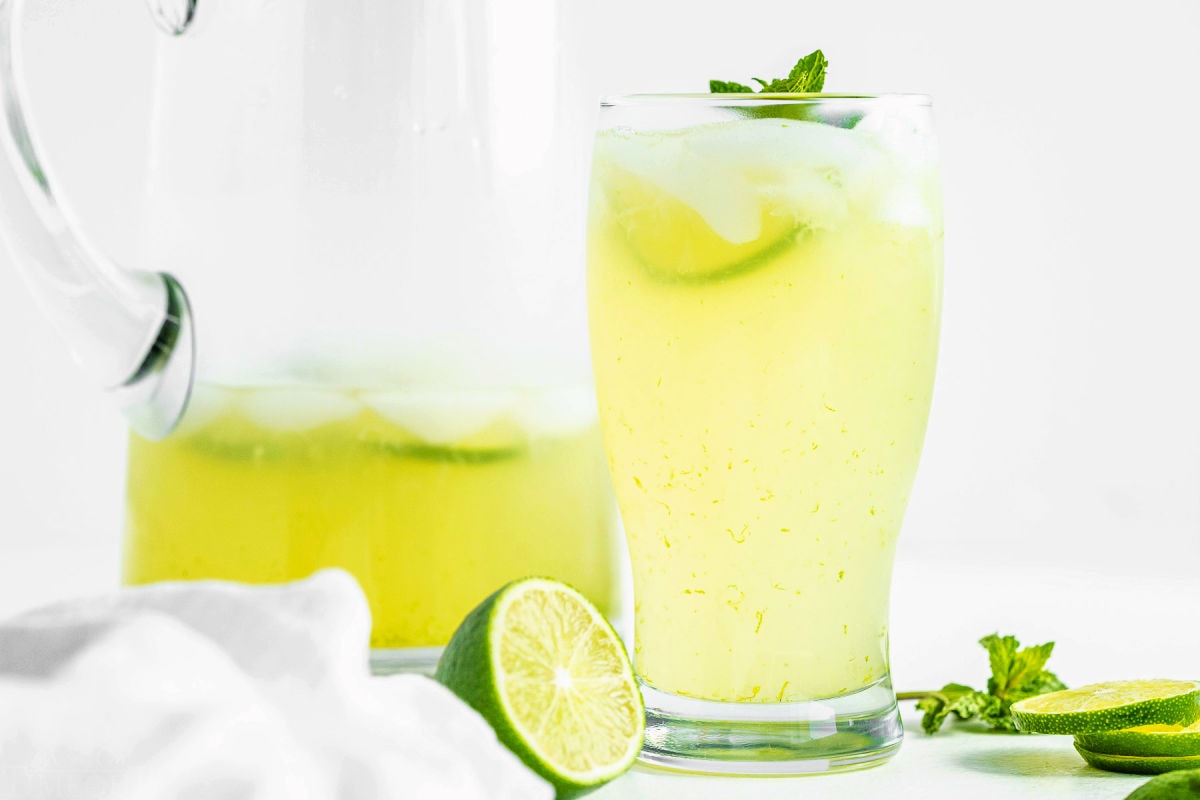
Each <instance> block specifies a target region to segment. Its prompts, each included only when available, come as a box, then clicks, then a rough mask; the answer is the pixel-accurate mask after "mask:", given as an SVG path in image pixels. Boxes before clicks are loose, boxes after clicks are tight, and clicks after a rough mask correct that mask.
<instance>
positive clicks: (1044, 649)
mask: <svg viewBox="0 0 1200 800" xmlns="http://www.w3.org/2000/svg"><path fill="white" fill-rule="evenodd" d="M1052 652H1054V642H1046V643H1045V644H1039V645H1034V646H1032V647H1026V648H1025V649H1024V650H1021V651H1019V652H1018V653H1017V655H1016V657H1015V658H1013V663H1012V668H1011V669H1010V670H1009V673H1008V685H1007V687H1006V689H1007V692H1020V691H1025V690H1026V687H1028V686H1032V685H1034V684H1036V683H1037V682H1038V681H1039V680H1040V679H1041V676H1042V672H1043V671H1044V670H1045V667H1046V662H1047V661H1049V660H1050V654H1051V653H1052Z"/></svg>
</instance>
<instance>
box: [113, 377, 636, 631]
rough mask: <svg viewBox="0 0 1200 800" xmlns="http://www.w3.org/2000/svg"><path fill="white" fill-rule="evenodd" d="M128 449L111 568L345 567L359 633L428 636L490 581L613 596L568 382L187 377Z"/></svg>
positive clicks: (263, 577) (145, 571) (593, 442)
mask: <svg viewBox="0 0 1200 800" xmlns="http://www.w3.org/2000/svg"><path fill="white" fill-rule="evenodd" d="M193 402H194V405H195V408H194V409H193V410H192V411H190V412H189V415H188V417H187V418H186V420H185V423H184V427H183V428H182V429H181V430H180V431H178V432H177V433H175V434H173V435H172V436H171V437H169V438H168V439H166V440H164V441H161V442H149V441H147V440H145V439H142V438H140V437H138V436H137V435H134V436H133V438H132V441H131V444H130V453H129V481H128V486H129V489H128V491H129V497H128V516H127V524H126V545H125V580H126V581H127V582H129V583H146V582H150V581H160V580H175V579H194V578H227V579H233V580H241V581H249V582H276V581H286V580H291V579H295V578H299V577H303V576H306V575H308V574H310V573H311V572H313V571H314V570H316V569H319V568H321V567H324V566H341V567H345V568H346V569H347V570H349V571H350V572H351V573H353V574H354V575H355V577H357V578H358V580H359V582H360V583H361V584H362V587H363V589H364V591H365V592H366V594H367V597H368V599H369V601H370V604H371V612H372V615H373V619H374V631H373V635H372V645H373V646H374V647H376V648H413V647H418V648H423V647H433V646H439V645H444V644H445V643H446V642H447V641H448V640H449V638H450V635H451V634H452V633H453V632H454V630H455V628H456V627H457V626H458V624H459V623H460V622H461V621H462V619H463V617H465V616H466V614H467V613H468V612H469V611H470V610H471V609H472V608H473V607H474V606H475V605H476V604H478V603H479V602H480V601H481V600H483V599H484V598H485V597H486V596H487V595H489V594H490V593H491V592H493V591H494V590H495V589H496V588H498V587H499V586H501V585H503V584H504V583H506V582H508V581H510V580H514V579H516V578H519V577H523V576H526V575H531V574H536V575H549V576H553V577H556V578H560V579H562V580H565V581H568V582H570V583H572V584H574V585H575V586H577V587H578V588H579V589H580V590H581V591H583V592H584V593H585V594H587V596H588V597H589V598H591V599H592V600H593V601H595V602H596V603H597V604H598V605H599V606H600V608H602V609H603V610H605V611H606V612H611V611H612V608H613V605H614V594H613V593H614V568H613V549H612V546H611V531H612V529H613V521H614V520H613V516H614V509H613V507H612V506H613V503H612V495H611V490H610V488H609V485H608V476H607V475H606V474H605V470H604V462H603V456H602V451H601V446H600V441H599V431H598V428H597V423H596V419H595V409H594V404H593V403H592V402H591V399H590V396H589V395H588V393H586V392H584V393H583V394H582V396H580V393H579V392H576V391H573V390H553V391H537V392H533V391H525V392H519V391H512V392H507V391H491V392H482V393H479V392H476V393H457V394H456V393H453V392H451V393H424V394H422V393H397V392H369V391H351V390H313V389H286V388H240V389H227V388H221V387H216V386H201V387H199V390H198V392H197V396H196V397H195V398H194V401H193Z"/></svg>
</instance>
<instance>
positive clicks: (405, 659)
mask: <svg viewBox="0 0 1200 800" xmlns="http://www.w3.org/2000/svg"><path fill="white" fill-rule="evenodd" d="M443 649H445V648H442V647H396V648H391V649H383V648H372V649H371V674H372V675H403V674H412V675H426V676H428V677H433V672H434V670H436V669H437V663H438V659H439V658H441V657H442V650H443Z"/></svg>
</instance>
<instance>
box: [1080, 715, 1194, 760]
mask: <svg viewBox="0 0 1200 800" xmlns="http://www.w3.org/2000/svg"><path fill="white" fill-rule="evenodd" d="M1075 744H1077V745H1079V746H1080V747H1082V748H1084V749H1085V750H1090V751H1091V752H1093V753H1104V754H1106V755H1114V756H1154V757H1161V756H1200V722H1196V723H1193V724H1191V725H1188V726H1186V727H1185V726H1183V725H1142V726H1139V727H1137V728H1128V729H1126V730H1123V731H1109V732H1107V733H1082V734H1080V735H1078V736H1076V737H1075Z"/></svg>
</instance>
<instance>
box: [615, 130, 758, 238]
mask: <svg viewBox="0 0 1200 800" xmlns="http://www.w3.org/2000/svg"><path fill="white" fill-rule="evenodd" d="M694 136H695V133H694V132H688V133H684V134H679V133H667V134H662V133H654V134H644V135H625V136H611V137H609V138H608V139H607V141H606V142H605V143H603V144H602V145H601V150H600V152H601V153H602V154H603V156H604V157H607V158H610V159H611V160H612V161H613V163H615V164H616V165H617V166H618V167H620V168H621V169H623V170H625V171H627V172H630V173H633V174H634V175H637V176H638V177H640V178H643V179H645V180H646V181H649V182H650V183H653V184H654V185H655V186H657V187H658V188H660V189H661V190H662V191H664V192H666V193H667V194H669V195H671V196H672V197H674V198H676V199H677V200H679V202H681V203H683V204H684V205H686V206H688V207H689V208H691V209H693V210H694V211H695V212H696V213H697V214H699V215H700V216H701V217H702V218H703V219H704V221H705V222H706V223H707V224H708V226H709V227H710V228H712V229H713V232H714V233H716V234H717V235H718V236H720V237H721V238H723V239H725V240H726V241H728V242H729V243H730V244H745V243H747V242H753V241H754V240H755V239H757V238H758V237H759V235H760V234H761V233H762V201H761V199H760V196H759V193H758V192H757V190H756V189H755V187H754V184H752V183H751V182H750V181H749V180H748V179H747V178H746V176H744V175H742V174H740V173H739V172H738V171H737V170H733V169H730V168H729V165H728V163H727V162H725V161H722V160H720V159H714V158H710V157H707V156H706V155H704V154H703V153H699V152H697V151H696V150H695V149H694V148H693V146H692V145H693V142H692V139H693V137H694Z"/></svg>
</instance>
